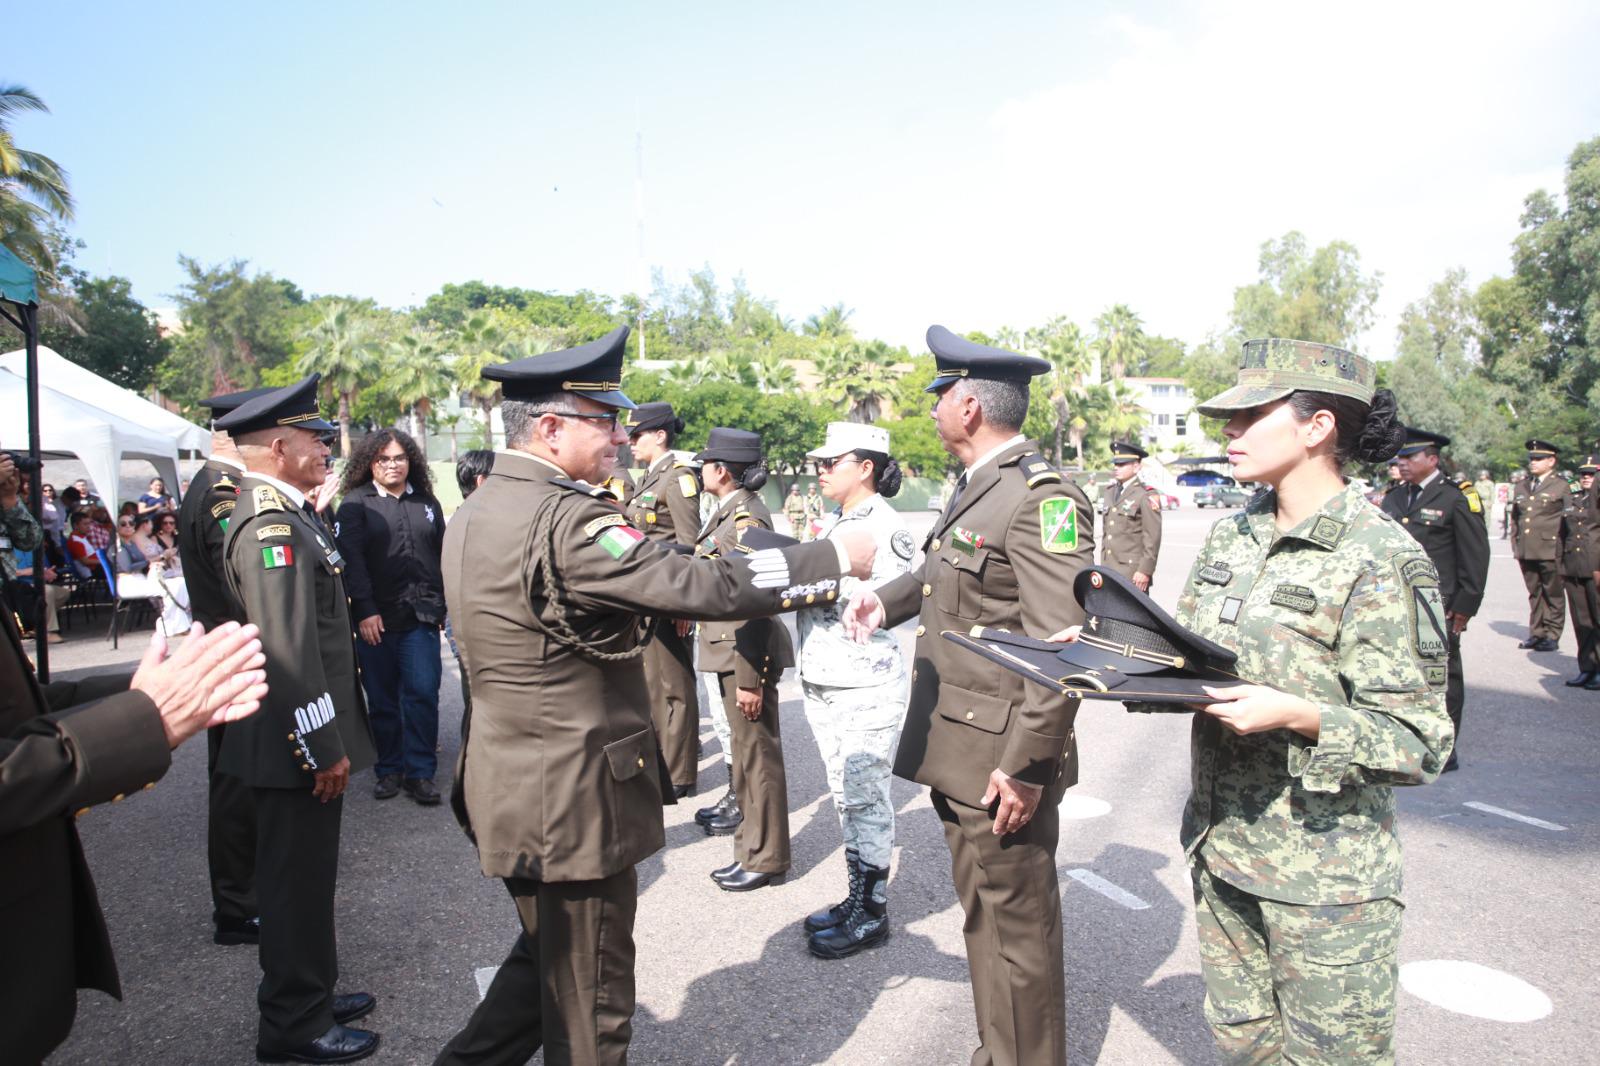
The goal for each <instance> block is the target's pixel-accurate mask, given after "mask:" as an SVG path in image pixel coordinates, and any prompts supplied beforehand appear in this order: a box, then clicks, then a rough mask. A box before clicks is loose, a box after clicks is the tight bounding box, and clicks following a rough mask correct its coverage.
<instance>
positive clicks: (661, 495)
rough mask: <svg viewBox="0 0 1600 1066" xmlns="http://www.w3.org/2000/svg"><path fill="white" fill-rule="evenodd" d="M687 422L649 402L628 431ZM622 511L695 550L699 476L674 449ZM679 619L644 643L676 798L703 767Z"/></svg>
mask: <svg viewBox="0 0 1600 1066" xmlns="http://www.w3.org/2000/svg"><path fill="white" fill-rule="evenodd" d="M682 428H683V421H682V420H681V419H680V418H678V416H677V415H676V414H675V413H674V412H673V410H672V405H671V404H670V403H659V402H658V403H645V404H640V405H639V407H638V409H637V410H635V411H634V412H633V414H632V415H631V416H629V418H628V433H629V434H630V435H632V434H634V433H644V432H648V431H650V430H655V429H666V430H668V431H670V432H671V433H677V432H679V431H681V430H682ZM623 513H624V514H626V515H627V516H628V521H629V522H631V523H632V524H633V526H634V528H635V529H637V530H639V531H640V532H642V533H643V534H644V535H645V537H646V539H648V540H652V541H657V542H660V543H665V544H679V545H683V546H685V547H688V548H693V547H694V543H695V534H696V532H698V531H699V529H700V476H699V474H697V473H696V472H695V469H694V467H692V466H690V465H689V464H688V463H685V462H683V461H682V460H680V459H678V458H677V456H675V455H674V454H673V453H672V452H671V451H668V452H666V453H665V454H663V455H662V456H661V457H660V458H659V459H657V460H656V461H655V462H653V463H651V464H650V468H649V469H648V470H646V471H645V472H644V476H643V477H642V478H640V479H639V485H638V487H637V488H635V489H634V490H633V493H632V494H631V495H630V496H629V497H628V498H627V502H626V503H625V504H624V506H623ZM675 623H676V619H672V618H658V619H656V623H655V633H654V635H653V636H652V637H651V640H650V643H649V644H647V645H645V650H644V670H645V676H646V677H647V678H648V679H649V684H650V721H651V724H652V725H654V726H655V730H656V739H657V740H658V741H660V743H661V754H662V756H663V757H664V758H665V759H666V760H667V772H668V773H669V774H670V775H671V778H672V788H673V791H674V792H675V793H676V794H677V795H678V796H680V797H681V796H689V795H693V794H694V787H695V779H696V777H697V776H698V774H699V769H700V691H699V686H698V685H696V684H695V677H694V645H693V644H692V643H691V642H690V639H689V637H687V636H683V637H680V636H678V630H677V627H676V624H675Z"/></svg>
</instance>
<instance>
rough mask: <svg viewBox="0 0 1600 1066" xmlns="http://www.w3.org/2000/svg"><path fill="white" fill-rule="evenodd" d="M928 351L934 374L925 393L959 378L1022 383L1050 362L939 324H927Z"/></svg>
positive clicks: (950, 383) (938, 388) (941, 387)
mask: <svg viewBox="0 0 1600 1066" xmlns="http://www.w3.org/2000/svg"><path fill="white" fill-rule="evenodd" d="M928 351H930V352H932V353H933V360H934V364H935V366H936V367H937V368H938V373H937V374H936V375H935V376H934V379H933V383H932V384H931V385H929V386H928V387H927V388H926V389H925V390H924V391H925V392H938V391H940V390H941V389H944V388H945V387H947V386H950V385H954V384H955V383H956V382H958V381H960V380H961V379H962V378H988V379H991V380H996V381H1016V382H1022V383H1024V384H1025V383H1026V382H1027V381H1028V379H1029V378H1032V377H1036V376H1038V375H1039V374H1043V373H1045V372H1046V371H1048V370H1049V369H1050V364H1049V363H1048V362H1046V361H1045V360H1043V359H1040V358H1039V357H1038V356H1036V355H1023V354H1021V353H1020V352H1012V351H1007V350H1006V349H1004V348H993V347H990V346H989V345H987V344H978V343H977V342H975V341H969V340H967V339H966V338H965V337H959V336H957V335H956V334H954V333H951V332H950V331H949V330H948V329H945V328H944V327H943V326H929V327H928Z"/></svg>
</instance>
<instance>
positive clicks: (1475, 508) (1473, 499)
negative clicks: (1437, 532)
mask: <svg viewBox="0 0 1600 1066" xmlns="http://www.w3.org/2000/svg"><path fill="white" fill-rule="evenodd" d="M1457 487H1458V488H1459V489H1460V490H1461V495H1463V496H1465V497H1466V498H1467V509H1468V510H1470V511H1471V512H1472V513H1473V514H1482V513H1483V497H1482V496H1479V495H1478V486H1476V485H1474V484H1473V483H1472V482H1470V481H1463V482H1462V483H1461V484H1460V485H1459V486H1457Z"/></svg>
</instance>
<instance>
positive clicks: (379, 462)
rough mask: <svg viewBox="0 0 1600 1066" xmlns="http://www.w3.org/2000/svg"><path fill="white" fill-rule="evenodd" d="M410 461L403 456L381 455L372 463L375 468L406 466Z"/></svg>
mask: <svg viewBox="0 0 1600 1066" xmlns="http://www.w3.org/2000/svg"><path fill="white" fill-rule="evenodd" d="M410 461H411V460H410V459H407V458H406V457H405V456H403V455H380V456H378V457H377V458H376V459H374V460H372V463H373V465H374V466H405V465H406V464H407V463H409V462H410Z"/></svg>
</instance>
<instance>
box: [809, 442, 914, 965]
mask: <svg viewBox="0 0 1600 1066" xmlns="http://www.w3.org/2000/svg"><path fill="white" fill-rule="evenodd" d="M806 455H807V456H808V457H809V458H811V459H816V460H822V461H826V460H834V459H838V458H839V457H841V456H844V455H854V456H855V457H856V458H857V459H861V458H865V457H871V458H872V459H873V460H874V466H875V470H874V477H875V479H876V481H877V484H878V486H880V491H882V492H887V493H889V494H890V495H893V494H894V493H895V492H898V491H899V488H900V477H899V473H898V469H897V468H889V467H888V464H889V462H890V460H889V431H888V430H886V429H883V428H881V427H879V426H867V425H862V424H861V423H860V422H830V423H828V435H827V437H826V438H825V439H824V441H823V443H822V446H821V447H820V448H814V449H812V450H811V451H809V452H807V453H806ZM886 469H887V470H888V478H892V481H890V480H887V479H886ZM852 529H859V530H866V531H868V532H870V533H871V534H872V536H873V539H874V540H875V541H876V543H877V545H878V553H877V555H876V556H875V558H874V560H873V567H872V576H871V577H870V578H868V579H867V580H866V581H864V582H862V581H857V580H856V579H854V578H845V579H844V587H843V589H842V590H841V594H840V599H841V600H846V601H847V600H848V599H849V598H850V597H851V596H852V595H853V594H854V593H855V591H856V589H858V588H860V587H863V586H865V587H867V588H877V587H879V586H881V585H884V584H887V583H888V582H890V581H893V580H894V579H895V578H897V577H899V576H900V575H902V574H905V573H907V572H909V571H910V569H911V561H912V558H913V557H914V556H915V555H916V551H917V543H916V540H915V539H914V538H913V537H912V536H911V533H910V531H908V530H907V529H906V524H905V520H904V519H903V518H901V517H900V515H899V513H898V512H897V511H895V509H894V508H893V507H890V506H889V504H888V503H887V502H886V501H885V500H884V498H883V496H881V495H879V494H878V493H877V492H874V493H872V494H870V495H868V496H867V497H866V498H864V499H861V500H858V501H856V502H854V503H852V504H851V505H850V507H849V509H848V510H846V509H842V508H841V509H840V510H836V511H834V512H833V513H832V514H831V515H828V516H827V517H826V518H824V519H823V522H822V528H821V531H820V532H819V533H818V539H820V540H826V539H828V538H829V537H832V536H833V535H835V534H836V533H843V532H846V531H849V530H852ZM842 606H843V604H842V603H839V602H835V603H823V604H818V605H815V606H811V607H807V608H805V609H804V610H802V611H800V612H799V613H798V614H796V615H795V628H796V629H797V630H798V631H799V634H800V689H801V692H802V693H803V695H804V697H805V712H806V721H807V722H809V723H810V725H811V732H812V734H813V735H814V736H815V737H816V740H817V750H818V753H819V754H821V756H822V762H823V765H824V767H825V768H826V769H827V773H828V789H829V791H831V792H832V793H833V806H834V810H835V812H836V813H837V814H838V816H839V828H840V831H841V832H842V834H843V836H844V857H845V870H846V876H847V879H848V884H849V892H848V893H847V895H846V897H845V900H844V902H843V903H839V904H835V905H834V906H832V907H828V908H827V909H825V910H820V911H818V912H816V913H815V914H813V915H811V916H810V917H808V918H807V919H806V921H805V929H806V932H807V933H808V934H810V935H809V936H808V938H807V941H806V945H807V947H808V949H809V950H810V951H811V953H812V954H813V955H816V956H818V957H820V958H825V959H840V958H845V957H847V956H849V955H854V954H856V953H857V952H859V951H861V950H862V949H864V948H869V947H874V946H876V945H878V944H881V943H882V942H883V941H885V940H887V939H888V938H889V911H888V903H889V893H888V881H889V857H890V854H891V853H892V851H893V849H894V803H893V801H892V799H891V798H890V795H889V786H890V779H891V777H892V776H893V766H894V750H895V745H896V743H897V742H898V741H899V739H900V722H901V719H902V718H904V717H905V707H906V695H907V687H906V663H905V655H904V654H903V653H902V652H901V650H900V638H899V637H897V636H895V635H894V634H893V633H891V632H889V631H888V630H883V629H880V630H878V631H877V632H875V633H873V634H872V635H871V636H870V637H869V638H868V639H867V640H866V641H865V642H857V641H855V640H853V639H852V638H851V637H850V635H849V634H848V633H846V632H845V627H844V620H843V618H842V617H841V616H840V610H841V608H842Z"/></svg>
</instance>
